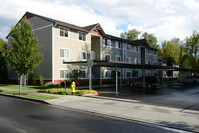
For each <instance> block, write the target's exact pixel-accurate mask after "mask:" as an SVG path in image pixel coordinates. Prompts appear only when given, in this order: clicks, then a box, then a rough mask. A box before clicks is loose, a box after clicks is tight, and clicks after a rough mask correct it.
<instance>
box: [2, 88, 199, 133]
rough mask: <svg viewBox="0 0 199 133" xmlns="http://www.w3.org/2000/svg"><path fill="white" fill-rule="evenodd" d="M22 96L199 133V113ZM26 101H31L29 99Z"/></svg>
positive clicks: (123, 101) (95, 99) (127, 103)
mask: <svg viewBox="0 0 199 133" xmlns="http://www.w3.org/2000/svg"><path fill="white" fill-rule="evenodd" d="M0 89H2V90H8V91H11V90H12V89H7V88H0ZM12 91H17V90H12ZM25 92H28V93H33V94H38V95H49V96H56V97H57V98H56V99H52V100H44V102H47V103H49V104H52V105H55V106H59V107H65V108H71V109H77V110H82V111H86V112H91V113H97V114H102V115H106V116H112V117H116V118H122V119H127V120H132V121H139V122H144V123H151V124H155V125H160V126H166V127H172V128H175V129H182V130H186V131H193V132H199V111H193V110H182V109H179V108H171V107H164V106H157V105H148V104H144V103H141V102H139V101H136V100H128V99H120V98H108V97H101V96H93V97H81V96H72V95H55V94H47V93H38V92H36V91H25ZM15 97H17V96H15ZM28 99H30V100H31V98H28ZM33 100H34V99H33ZM40 101H43V100H40Z"/></svg>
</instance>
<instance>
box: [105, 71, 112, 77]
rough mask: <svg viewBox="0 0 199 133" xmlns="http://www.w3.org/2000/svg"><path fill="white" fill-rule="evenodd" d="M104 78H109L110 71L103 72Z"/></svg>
mask: <svg viewBox="0 0 199 133" xmlns="http://www.w3.org/2000/svg"><path fill="white" fill-rule="evenodd" d="M105 78H111V70H106V71H105Z"/></svg>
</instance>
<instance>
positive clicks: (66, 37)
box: [59, 26, 70, 38]
mask: <svg viewBox="0 0 199 133" xmlns="http://www.w3.org/2000/svg"><path fill="white" fill-rule="evenodd" d="M61 28H63V29H64V36H61V35H60V31H61ZM65 29H66V30H68V36H67V37H66V36H65ZM69 33H70V30H69V28H65V27H62V26H59V36H60V37H64V38H69Z"/></svg>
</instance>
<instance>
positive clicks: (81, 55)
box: [78, 51, 87, 60]
mask: <svg viewBox="0 0 199 133" xmlns="http://www.w3.org/2000/svg"><path fill="white" fill-rule="evenodd" d="M78 59H79V60H86V59H87V52H86V51H78Z"/></svg>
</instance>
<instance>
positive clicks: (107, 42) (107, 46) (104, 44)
mask: <svg viewBox="0 0 199 133" xmlns="http://www.w3.org/2000/svg"><path fill="white" fill-rule="evenodd" d="M106 40H107V42H106ZM108 41H110V45H108ZM106 43H107V45H106ZM104 46H105V47H111V40H110V39H107V38H105V39H104Z"/></svg>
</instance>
